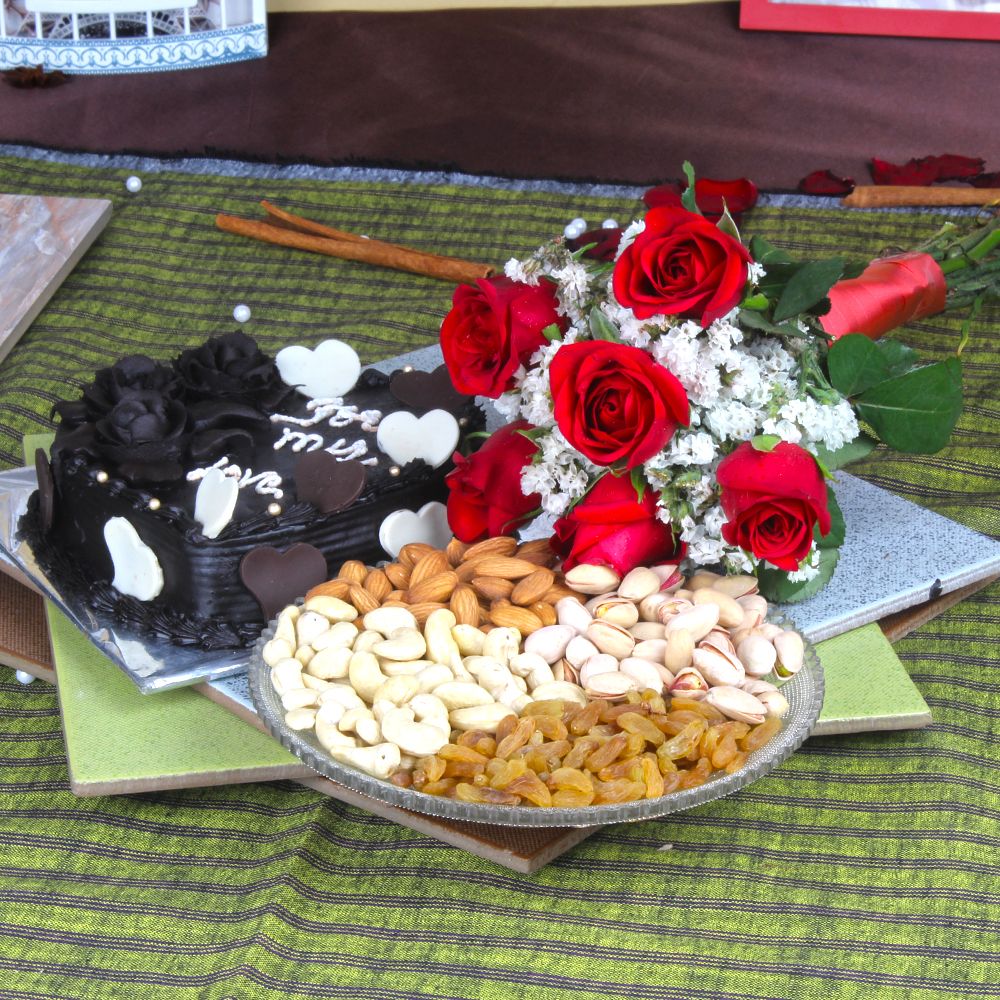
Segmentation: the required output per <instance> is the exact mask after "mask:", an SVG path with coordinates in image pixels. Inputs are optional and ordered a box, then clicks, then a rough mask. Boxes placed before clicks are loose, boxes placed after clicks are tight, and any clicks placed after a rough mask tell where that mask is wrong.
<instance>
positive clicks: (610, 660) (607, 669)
mask: <svg viewBox="0 0 1000 1000" xmlns="http://www.w3.org/2000/svg"><path fill="white" fill-rule="evenodd" d="M617 670H618V659H617V658H616V657H614V656H612V655H611V654H610V653H598V654H597V655H596V656H592V657H591V658H590V659H589V660H587V661H586V662H585V663H583V664H581V665H580V673H579V676H580V684H582V685H583V686H584V687H586V686H587V682H588V681H589V680H590V678H591V677H593V676H595V675H596V674H608V673H614V672H616V671H617Z"/></svg>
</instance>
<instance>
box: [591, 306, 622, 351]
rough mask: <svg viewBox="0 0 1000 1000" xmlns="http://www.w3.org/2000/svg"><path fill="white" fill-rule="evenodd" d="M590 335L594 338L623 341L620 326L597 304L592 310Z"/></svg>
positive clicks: (616, 341)
mask: <svg viewBox="0 0 1000 1000" xmlns="http://www.w3.org/2000/svg"><path fill="white" fill-rule="evenodd" d="M590 335H591V336H592V337H593V338H594V340H611V341H614V342H615V343H620V341H621V337H620V336H619V335H618V328H617V327H616V326H615V324H614V323H612V322H611V320H609V319H608V317H607V316H606V315H605V314H604V313H603V312H602V311H601V310H600V308H599V307H597V306H594V308H593V309H591V310H590Z"/></svg>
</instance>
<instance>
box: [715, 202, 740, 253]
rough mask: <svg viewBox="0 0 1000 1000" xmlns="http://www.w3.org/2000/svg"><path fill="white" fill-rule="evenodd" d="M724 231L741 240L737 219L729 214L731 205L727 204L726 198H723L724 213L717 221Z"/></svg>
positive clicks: (737, 240)
mask: <svg viewBox="0 0 1000 1000" xmlns="http://www.w3.org/2000/svg"><path fill="white" fill-rule="evenodd" d="M716 225H717V226H718V227H719V229H720V230H722V232H724V233H726V234H727V235H728V236H732V238H733V239H734V240H736V242H737V243H739V241H740V230H739V227H738V226H737V225H736V221H735V219H733V217H732V216H731V215H730V214H729V206H728V205H727V204H726V199H725V198H723V199H722V215H721V216H720V217H719V221H718V222H717V223H716Z"/></svg>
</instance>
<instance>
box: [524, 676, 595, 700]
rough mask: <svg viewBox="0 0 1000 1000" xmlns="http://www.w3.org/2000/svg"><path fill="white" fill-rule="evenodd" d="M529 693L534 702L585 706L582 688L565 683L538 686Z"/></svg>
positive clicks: (558, 682) (555, 682)
mask: <svg viewBox="0 0 1000 1000" xmlns="http://www.w3.org/2000/svg"><path fill="white" fill-rule="evenodd" d="M531 693H532V696H533V697H534V699H535V701H572V702H574V703H575V704H577V705H586V704H587V695H586V694H585V693H584V690H583V688H582V687H580V686H579V685H578V684H570V683H569V682H567V681H553V682H552V683H551V684H540V685H539V686H538V687H536V688H535V690H534V691H532V692H531Z"/></svg>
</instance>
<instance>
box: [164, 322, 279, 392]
mask: <svg viewBox="0 0 1000 1000" xmlns="http://www.w3.org/2000/svg"><path fill="white" fill-rule="evenodd" d="M174 368H175V370H176V372H177V374H178V376H179V377H180V380H181V382H182V383H183V385H184V388H185V389H186V390H187V393H188V395H189V397H190V398H192V399H226V400H231V401H238V402H244V403H249V404H251V405H255V406H257V407H260V408H262V409H273V408H274V407H276V406H277V405H278V404H279V403H280V402H281V401H282V400H283V399H284V398H285V397H286V396H287V395H289V393H291V392H292V389H291V388H289V386H287V385H285V383H284V382H282V381H281V376H280V375H279V374H278V369H277V368H276V367H275V365H274V361H273V360H272V359H271V358H269V357H268V356H267V355H266V354H263V353H261V351H260V350H259V349H258V347H257V344H256V342H255V341H254V340H253V339H252V338H250V337H248V336H247V335H246V334H245V333H241V332H240V331H238V330H237V331H235V332H233V333H227V334H225V335H223V336H222V337H213V338H212V339H211V340H209V341H207V342H206V343H205V344H203V345H202V346H201V347H197V348H194V349H192V350H189V351H184V352H183V354H181V356H180V357H179V358H178V359H177V360H176V361H175V362H174Z"/></svg>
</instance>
